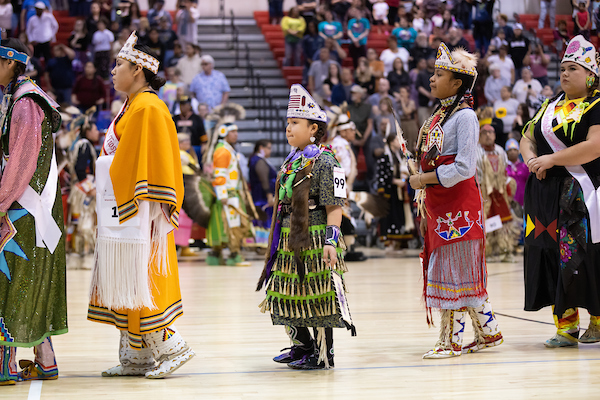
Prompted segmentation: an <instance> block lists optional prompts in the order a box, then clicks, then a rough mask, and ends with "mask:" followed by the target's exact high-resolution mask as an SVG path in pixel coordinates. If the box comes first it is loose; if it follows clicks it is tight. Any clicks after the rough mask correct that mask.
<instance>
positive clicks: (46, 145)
mask: <svg viewBox="0 0 600 400" xmlns="http://www.w3.org/2000/svg"><path fill="white" fill-rule="evenodd" d="M28 60H29V55H28V49H27V47H26V46H25V45H24V44H23V43H21V42H20V41H19V40H17V39H6V40H2V41H1V42H0V85H1V86H2V87H3V91H4V92H3V94H4V97H3V99H2V103H1V105H0V126H1V129H2V130H1V137H0V143H1V147H2V157H3V158H2V160H3V162H2V176H1V178H0V385H10V384H15V382H17V381H25V380H32V379H56V378H58V369H57V367H56V359H55V357H54V350H53V348H52V341H51V339H50V337H51V336H52V335H60V334H63V333H66V332H67V302H66V281H65V242H64V234H63V230H64V224H63V210H62V202H61V193H60V189H59V186H58V171H57V166H56V159H55V155H54V139H53V137H52V134H53V133H54V132H56V131H57V130H58V128H59V127H60V121H61V120H60V114H59V113H58V111H57V108H58V105H57V104H56V103H55V102H54V101H53V100H52V99H51V98H50V97H48V95H47V94H46V93H44V91H42V90H41V89H40V88H39V87H38V86H37V85H35V83H33V82H32V81H31V80H30V79H29V78H27V77H25V76H23V74H24V72H25V66H26V65H27V62H28ZM17 347H33V348H34V350H33V351H34V354H35V360H34V361H33V362H32V361H26V360H21V361H20V362H19V365H20V367H21V368H22V370H21V371H20V372H19V371H17V365H16V349H17Z"/></svg>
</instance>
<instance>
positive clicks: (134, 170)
mask: <svg viewBox="0 0 600 400" xmlns="http://www.w3.org/2000/svg"><path fill="white" fill-rule="evenodd" d="M116 133H117V135H118V136H119V151H118V152H117V153H116V154H115V158H114V160H113V163H112V166H111V168H110V176H111V180H112V182H113V187H114V191H115V197H116V200H117V204H118V205H119V220H120V221H121V222H124V221H127V220H128V219H130V218H131V217H133V216H135V215H136V214H137V212H138V209H139V201H140V200H148V201H154V202H159V203H166V204H168V205H169V217H170V222H171V224H172V225H173V226H175V227H177V226H178V225H179V223H178V219H179V211H180V210H181V204H182V203H183V193H184V190H183V174H182V172H181V161H180V155H179V142H178V140H177V130H176V128H175V123H174V122H173V119H172V118H171V114H170V113H169V110H168V109H167V106H166V105H165V103H164V102H163V101H161V100H160V99H159V98H158V97H157V96H156V94H154V93H146V92H145V93H140V94H138V95H137V96H136V97H135V98H134V99H133V101H132V102H131V104H130V106H129V109H128V110H127V112H126V113H125V114H124V115H123V117H122V118H121V120H120V121H119V122H118V123H117V125H116Z"/></svg>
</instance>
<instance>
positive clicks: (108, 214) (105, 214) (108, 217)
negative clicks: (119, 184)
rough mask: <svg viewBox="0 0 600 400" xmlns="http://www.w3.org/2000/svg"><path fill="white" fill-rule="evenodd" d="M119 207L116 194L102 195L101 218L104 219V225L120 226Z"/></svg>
mask: <svg viewBox="0 0 600 400" xmlns="http://www.w3.org/2000/svg"><path fill="white" fill-rule="evenodd" d="M118 210H119V209H118V207H117V200H116V199H115V196H114V195H112V196H111V195H109V194H107V195H105V196H103V197H102V204H101V205H100V213H101V215H100V218H101V219H102V226H119V211H118Z"/></svg>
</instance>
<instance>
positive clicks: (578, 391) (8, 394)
mask: <svg viewBox="0 0 600 400" xmlns="http://www.w3.org/2000/svg"><path fill="white" fill-rule="evenodd" d="M371 255H372V256H373V257H372V258H371V259H369V260H368V261H366V262H362V263H350V264H349V269H350V272H349V273H348V274H347V275H346V279H347V286H348V289H349V291H350V293H349V303H350V309H351V312H352V316H353V318H354V322H355V324H356V327H357V330H358V336H357V337H351V336H350V333H349V332H348V331H346V330H343V329H335V330H334V338H335V352H336V358H335V363H336V368H335V369H333V370H329V371H294V370H291V369H289V368H288V367H287V366H285V365H281V364H276V363H274V362H273V361H272V360H271V358H272V357H273V356H275V355H278V354H279V350H280V349H282V348H284V347H288V346H289V340H288V339H287V336H286V334H285V332H284V329H283V327H281V326H273V325H271V321H270V318H269V316H268V315H264V314H261V313H260V312H259V310H258V307H257V305H258V304H259V303H260V302H261V301H262V296H263V295H262V293H257V292H255V291H254V288H255V285H256V281H257V278H258V276H259V274H260V271H261V269H262V263H261V261H258V260H257V261H253V262H252V266H251V267H208V266H207V265H206V264H205V263H204V262H201V261H191V262H190V261H187V262H181V263H180V271H179V273H180V277H181V288H182V294H183V305H184V312H185V314H184V316H183V317H181V318H180V319H179V320H178V321H177V323H176V326H177V328H178V329H179V330H180V331H181V333H182V335H183V337H184V338H185V339H186V340H187V342H188V343H189V344H190V345H191V346H192V348H193V349H194V350H195V351H196V357H195V358H194V359H193V360H191V361H190V362H189V363H188V364H186V365H185V366H183V367H182V368H181V369H179V370H178V371H177V372H175V373H174V374H173V375H172V376H171V377H169V378H167V379H163V380H148V379H143V378H137V377H131V378H102V377H101V376H100V372H101V371H102V370H104V369H106V368H108V367H112V366H114V365H116V364H117V363H118V354H117V345H118V343H117V342H118V337H119V335H118V332H117V330H116V329H115V328H113V327H110V326H107V325H102V324H96V323H92V322H89V321H87V320H86V310H87V293H88V285H89V280H90V272H89V271H84V270H69V271H68V296H69V297H68V302H69V329H70V331H69V333H68V334H66V335H62V336H58V337H55V338H54V346H55V350H56V354H57V362H58V367H59V370H60V378H59V379H58V380H56V381H47V382H43V384H41V385H40V383H39V382H37V383H34V384H31V383H29V382H24V383H19V384H17V385H16V386H11V387H0V398H2V399H11V400H21V399H23V400H25V399H29V400H36V399H43V400H50V399H60V400H67V399H69V400H71V399H73V400H74V399H84V400H92V399H127V400H133V399H159V398H169V399H172V400H175V399H177V400H179V399H281V398H290V397H294V398H305V399H311V400H316V399H342V398H343V399H400V398H402V399H413V398H414V399H455V398H456V399H510V400H517V399H534V398H539V399H558V398H565V395H567V396H568V398H579V399H598V398H599V394H598V393H600V343H599V344H589V345H580V346H579V348H568V349H546V348H545V347H544V345H543V342H544V341H545V340H546V339H548V338H549V337H551V336H552V335H553V334H554V332H555V330H554V325H553V324H552V316H551V312H550V309H545V310H542V311H540V312H537V313H526V312H524V311H523V266H522V261H521V260H520V259H518V260H519V261H518V262H515V263H512V264H500V263H494V264H490V265H489V266H488V272H489V279H488V291H489V293H490V299H491V301H492V304H493V306H494V310H495V312H496V313H497V316H498V320H499V323H500V327H501V329H502V333H503V335H504V338H505V342H504V344H503V345H502V346H500V347H496V348H493V349H487V350H484V351H482V352H480V353H477V354H469V355H463V356H461V357H457V358H452V359H445V360H423V359H422V358H421V356H422V355H423V353H425V352H426V351H427V350H429V349H430V348H431V347H432V346H433V345H434V343H435V342H436V340H437V336H438V328H437V327H436V328H431V329H428V328H427V324H426V321H425V313H424V310H423V307H422V303H421V278H420V275H421V271H420V266H419V262H418V259H417V258H416V257H414V255H413V256H406V257H398V256H396V257H389V254H388V257H385V255H384V253H383V252H378V251H375V252H372V253H371ZM434 318H436V326H439V325H438V323H437V319H438V315H436V314H434ZM467 321H468V318H467ZM588 321H589V319H588V315H587V313H586V312H582V326H583V327H587V323H588ZM467 327H468V328H467V331H466V332H465V340H464V342H465V344H466V343H469V342H470V340H471V338H472V337H473V336H472V333H471V332H472V331H471V329H470V322H467ZM17 356H18V358H31V357H32V352H31V350H30V349H20V350H19V351H18V353H17Z"/></svg>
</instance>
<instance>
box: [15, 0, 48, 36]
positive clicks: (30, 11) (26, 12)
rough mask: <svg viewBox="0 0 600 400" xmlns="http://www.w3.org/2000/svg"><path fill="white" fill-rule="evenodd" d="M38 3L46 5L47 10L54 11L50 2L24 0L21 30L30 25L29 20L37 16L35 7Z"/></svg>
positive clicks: (44, 0) (46, 0)
mask: <svg viewBox="0 0 600 400" xmlns="http://www.w3.org/2000/svg"><path fill="white" fill-rule="evenodd" d="M37 3H42V4H44V6H45V8H44V9H46V10H52V6H51V5H50V0H23V5H22V8H21V16H20V24H19V29H23V27H26V26H27V24H28V23H29V19H30V18H31V17H33V16H34V15H35V14H36V11H35V6H36V4H37Z"/></svg>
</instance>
